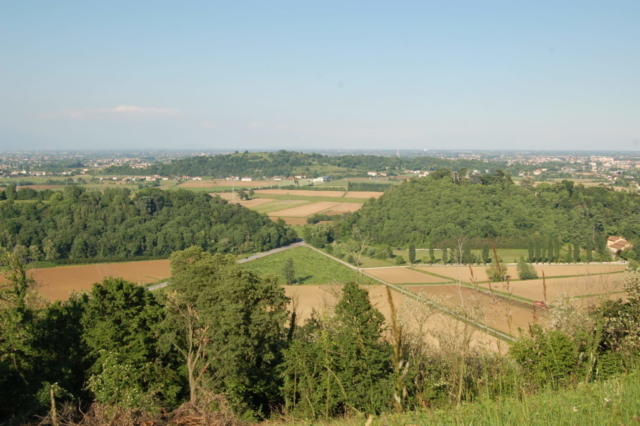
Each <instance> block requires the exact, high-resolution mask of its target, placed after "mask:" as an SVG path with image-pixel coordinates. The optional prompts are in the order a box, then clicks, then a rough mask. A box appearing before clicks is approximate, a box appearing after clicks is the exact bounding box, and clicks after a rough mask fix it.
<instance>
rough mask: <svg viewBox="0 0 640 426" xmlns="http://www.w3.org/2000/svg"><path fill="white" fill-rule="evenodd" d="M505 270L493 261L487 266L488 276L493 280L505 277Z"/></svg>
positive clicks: (500, 279)
mask: <svg viewBox="0 0 640 426" xmlns="http://www.w3.org/2000/svg"><path fill="white" fill-rule="evenodd" d="M504 275H505V271H504V270H503V269H502V268H498V264H497V263H491V264H490V265H489V266H488V267H487V276H488V277H489V281H491V282H499V281H502V280H503V279H504Z"/></svg>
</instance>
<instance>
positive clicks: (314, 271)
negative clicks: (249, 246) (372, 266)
mask: <svg viewBox="0 0 640 426" xmlns="http://www.w3.org/2000/svg"><path fill="white" fill-rule="evenodd" d="M287 259H293V269H294V279H293V284H331V283H347V282H350V281H354V280H355V271H354V270H352V269H350V268H348V267H346V266H344V265H342V264H341V263H339V262H336V261H335V260H332V259H331V258H329V257H327V256H324V255H322V254H320V253H318V252H317V251H315V250H313V249H311V248H309V247H296V248H294V249H290V250H285V251H282V252H279V253H275V254H272V255H269V256H265V257H262V258H259V259H256V260H252V261H251V262H247V263H244V264H243V266H244V267H245V268H247V269H249V270H251V271H253V272H255V273H256V274H258V275H260V276H264V275H266V274H272V275H275V276H276V277H278V283H279V284H281V285H285V284H286V278H285V275H284V273H283V267H284V265H285V262H287ZM359 281H360V282H362V283H369V284H376V283H377V281H374V280H372V279H371V278H369V277H366V276H364V275H362V274H361V275H360V278H359Z"/></svg>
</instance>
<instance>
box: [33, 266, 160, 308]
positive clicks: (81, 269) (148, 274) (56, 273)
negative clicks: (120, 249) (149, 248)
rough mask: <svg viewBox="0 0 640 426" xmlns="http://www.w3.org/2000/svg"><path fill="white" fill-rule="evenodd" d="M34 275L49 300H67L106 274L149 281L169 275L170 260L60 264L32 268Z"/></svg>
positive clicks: (129, 279)
mask: <svg viewBox="0 0 640 426" xmlns="http://www.w3.org/2000/svg"><path fill="white" fill-rule="evenodd" d="M29 272H30V274H31V276H32V277H33V278H34V279H35V280H36V281H37V282H38V283H39V284H40V285H41V287H40V288H39V292H40V293H41V294H42V295H43V296H44V297H46V298H47V299H49V300H67V299H68V298H69V294H70V293H71V292H72V291H80V290H91V287H92V286H93V284H94V283H97V282H100V281H102V279H103V278H106V277H114V278H124V279H125V280H128V281H131V282H134V283H138V284H147V283H152V282H156V281H160V280H163V279H165V278H169V276H170V275H171V270H170V268H169V260H167V259H165V260H147V261H141V262H125V263H99V264H93V265H74V266H58V267H56V268H43V269H32V270H30V271H29Z"/></svg>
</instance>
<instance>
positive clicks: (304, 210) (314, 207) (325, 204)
mask: <svg viewBox="0 0 640 426" xmlns="http://www.w3.org/2000/svg"><path fill="white" fill-rule="evenodd" d="M338 204H340V203H334V202H330V201H321V202H319V203H312V204H307V205H305V206H300V207H293V208H290V209H285V210H279V211H276V212H271V213H269V216H276V217H307V216H310V215H312V214H314V213H320V212H323V211H325V210H329V209H331V208H333V207H334V206H337V205H338Z"/></svg>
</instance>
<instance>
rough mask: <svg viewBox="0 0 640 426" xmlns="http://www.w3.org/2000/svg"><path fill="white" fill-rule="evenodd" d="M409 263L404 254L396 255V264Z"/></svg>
mask: <svg viewBox="0 0 640 426" xmlns="http://www.w3.org/2000/svg"><path fill="white" fill-rule="evenodd" d="M405 263H407V262H406V261H405V260H404V257H402V256H396V265H404V264H405Z"/></svg>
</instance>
